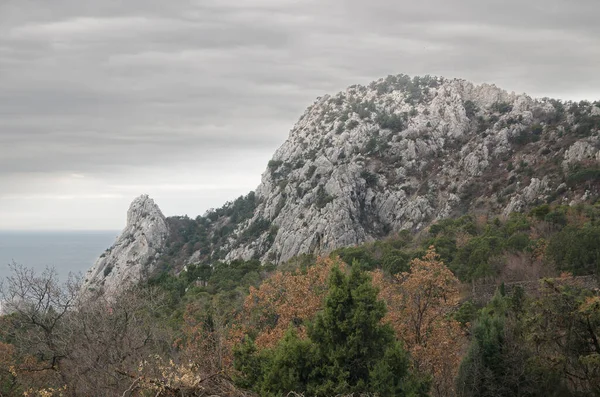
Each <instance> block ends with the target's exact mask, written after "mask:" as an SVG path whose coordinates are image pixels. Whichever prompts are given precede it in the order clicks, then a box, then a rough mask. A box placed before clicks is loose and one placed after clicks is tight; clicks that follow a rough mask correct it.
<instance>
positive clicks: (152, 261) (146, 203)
mask: <svg viewBox="0 0 600 397" xmlns="http://www.w3.org/2000/svg"><path fill="white" fill-rule="evenodd" d="M168 235H169V229H168V226H167V222H166V219H165V216H164V215H163V214H162V212H161V210H160V208H158V206H157V205H156V204H155V203H154V200H152V199H151V198H150V197H148V196H147V195H142V196H140V197H138V198H136V199H135V200H134V201H133V202H132V203H131V206H130V207H129V210H128V211H127V226H125V229H124V230H123V232H122V233H121V235H120V236H119V237H118V238H117V240H116V242H115V243H114V245H113V246H112V247H110V248H109V249H107V250H106V252H104V253H103V254H102V255H101V256H100V258H99V259H98V260H97V261H96V263H95V264H94V266H93V267H92V268H91V269H90V270H88V272H87V273H86V276H85V277H86V278H85V282H84V284H83V287H82V292H84V293H86V292H91V291H98V292H104V293H106V294H108V295H113V294H115V293H118V291H121V290H122V289H124V288H126V287H128V286H130V285H132V284H135V283H137V282H139V281H140V280H142V279H144V278H145V277H147V276H148V275H149V274H152V272H153V271H154V270H155V269H154V268H155V265H156V263H157V260H158V258H160V256H161V254H162V253H163V250H164V247H165V243H166V241H167V238H168Z"/></svg>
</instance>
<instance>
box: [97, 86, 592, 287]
mask: <svg viewBox="0 0 600 397" xmlns="http://www.w3.org/2000/svg"><path fill="white" fill-rule="evenodd" d="M599 130H600V103H599V102H594V103H589V102H585V101H583V102H579V103H575V102H562V101H559V100H554V99H548V98H544V99H533V98H531V97H529V96H527V95H524V94H522V95H517V94H514V93H508V92H506V91H504V90H502V89H500V88H498V87H496V86H494V85H488V84H482V85H475V84H472V83H470V82H467V81H465V80H460V79H445V78H437V77H430V76H425V77H414V78H410V77H408V76H406V75H398V76H388V77H387V78H385V79H380V80H378V81H375V82H373V83H371V84H369V85H368V86H360V85H355V86H351V87H349V88H348V89H347V90H345V91H343V92H339V93H337V94H335V95H332V96H330V95H326V96H324V97H322V98H318V99H317V101H316V102H315V103H313V104H312V105H311V106H310V107H309V108H308V109H307V110H306V111H305V113H304V114H303V115H302V116H301V117H300V120H299V121H298V122H297V124H296V125H295V126H294V128H293V129H292V130H291V132H290V134H289V137H288V139H287V140H286V141H285V142H284V144H283V145H282V146H281V147H280V148H279V149H278V150H277V151H276V152H275V154H274V156H273V158H272V160H271V161H269V163H268V166H267V169H266V171H265V172H264V173H263V175H262V182H261V184H260V186H258V188H257V189H256V191H255V192H251V193H250V194H248V195H247V196H245V197H240V198H238V199H237V200H235V201H233V202H230V203H227V204H225V206H223V207H222V208H219V209H217V210H212V211H209V212H208V213H206V214H205V215H204V216H199V217H197V218H196V219H190V218H187V217H171V218H167V219H166V221H165V223H166V228H164V227H162V226H163V225H162V224H161V225H160V226H159V225H154V226H153V227H156V228H157V229H156V230H157V231H158V232H159V234H160V235H161V236H164V235H165V234H166V237H164V238H161V239H157V240H154V241H153V244H154V245H153V251H152V255H154V256H153V258H155V259H152V263H153V266H152V267H153V268H156V269H159V268H160V269H170V268H175V270H177V269H178V268H180V267H182V266H183V265H185V264H188V263H197V262H204V263H211V262H213V261H216V260H225V261H231V260H234V259H237V258H241V259H252V258H254V259H259V260H261V261H263V262H265V261H271V262H275V263H281V262H285V261H287V260H288V259H290V258H291V257H293V256H296V255H300V254H304V253H311V254H320V253H326V252H329V251H331V250H333V249H336V248H338V247H343V246H349V245H355V244H359V243H362V242H366V241H372V240H375V239H378V238H383V237H385V236H387V235H389V234H391V233H395V232H398V231H400V230H403V229H408V230H411V231H418V230H421V229H423V228H425V227H427V226H428V225H430V224H431V223H432V222H435V221H436V220H439V219H442V218H446V217H452V216H458V215H461V214H464V213H467V212H471V213H473V212H474V213H482V214H492V215H507V214H509V213H510V212H513V211H523V210H526V209H528V208H530V207H532V206H535V205H539V204H542V203H555V202H559V203H568V204H574V203H577V202H583V201H587V202H594V201H595V200H597V198H598V196H599V192H600V151H599V148H600V139H599ZM158 211H159V210H158ZM128 228H129V225H128ZM166 229H168V232H167V231H166ZM127 230H128V229H127V228H126V231H125V232H124V233H126V232H127ZM140 236H141V234H140V233H138V234H135V235H134V238H140ZM123 238H124V237H123V236H121V238H120V239H119V241H120V240H122V239H123ZM125 241H129V240H125ZM123 244H125V243H121V246H123V247H128V248H126V249H124V250H122V252H123V255H124V256H123V257H121V256H120V255H121V254H120V253H119V252H115V249H114V248H113V251H111V253H110V255H111V256H110V257H106V258H104V261H103V258H101V259H100V260H99V263H101V264H100V265H99V264H98V263H97V264H96V266H95V267H94V268H93V271H92V273H90V279H91V280H96V281H93V282H94V283H96V284H97V283H98V281H97V280H98V279H99V278H100V279H101V278H102V274H103V273H102V272H101V271H100V269H101V267H102V266H104V269H108V268H109V267H107V266H109V265H108V264H109V263H115V264H116V263H119V264H120V266H119V269H121V272H125V270H124V269H125V268H126V265H127V260H130V261H133V263H134V264H135V265H134V268H135V269H138V268H140V265H139V263H140V260H138V259H136V258H135V254H134V253H135V250H136V249H138V248H137V247H140V249H142V251H143V254H140V257H141V258H142V261H147V260H148V259H147V258H148V257H149V256H148V255H147V254H146V253H147V251H144V250H146V249H147V248H145V247H144V246H143V244H142V245H140V244H141V243H139V242H138V241H137V240H134V241H129V243H128V244H129V245H127V244H125V245H123ZM132 255H133V256H132ZM157 255H158V257H157ZM123 258H126V260H124V259H123ZM113 268H114V269H116V265H114V267H113ZM141 268H144V266H141ZM101 273H102V274H101ZM133 273H134V274H135V277H138V276H139V275H140V274H141V273H140V271H139V270H135V271H134V272H133ZM110 274H112V272H109V274H108V276H107V277H111V276H110ZM118 274H119V273H115V276H113V277H117V279H118V277H121V276H119V275H118ZM121 274H124V273H121ZM135 277H133V276H132V277H131V278H132V279H134V278H135ZM106 280H107V281H106V283H108V285H112V282H109V281H108V280H109V279H108V278H107V279H106ZM111 280H112V279H111Z"/></svg>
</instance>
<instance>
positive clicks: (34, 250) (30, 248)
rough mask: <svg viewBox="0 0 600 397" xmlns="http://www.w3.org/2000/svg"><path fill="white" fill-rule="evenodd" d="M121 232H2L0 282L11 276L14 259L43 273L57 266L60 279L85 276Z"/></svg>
mask: <svg viewBox="0 0 600 397" xmlns="http://www.w3.org/2000/svg"><path fill="white" fill-rule="evenodd" d="M118 234H119V232H118V231H114V232H107V231H101V232H99V231H85V232H22V231H18V232H5V231H2V232H0V279H1V280H3V279H4V278H5V277H6V276H8V275H9V274H10V269H9V267H8V264H9V263H12V262H13V260H14V261H15V262H16V263H18V264H20V265H24V266H26V267H30V268H34V269H35V270H36V271H37V272H42V271H44V269H45V268H46V267H54V269H56V271H57V273H58V276H59V278H60V279H61V280H66V279H67V277H68V275H69V272H73V273H79V272H81V273H82V274H83V273H85V272H86V271H87V269H89V268H90V267H91V266H92V265H93V264H94V262H95V261H96V259H98V257H99V256H100V254H102V253H103V252H104V251H105V250H106V249H107V248H109V247H110V246H111V245H112V244H113V243H114V242H115V239H116V238H117V236H118Z"/></svg>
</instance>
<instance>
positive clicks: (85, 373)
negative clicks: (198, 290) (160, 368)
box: [0, 264, 172, 396]
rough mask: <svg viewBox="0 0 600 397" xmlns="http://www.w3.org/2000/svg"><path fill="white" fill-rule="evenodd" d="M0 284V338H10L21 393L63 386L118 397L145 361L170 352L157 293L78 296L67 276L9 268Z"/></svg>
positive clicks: (76, 392)
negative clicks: (1, 312)
mask: <svg viewBox="0 0 600 397" xmlns="http://www.w3.org/2000/svg"><path fill="white" fill-rule="evenodd" d="M11 270H12V275H11V276H9V277H8V278H7V279H6V281H5V282H4V283H2V285H0V300H1V301H2V302H3V310H4V313H6V315H5V317H4V321H2V322H1V324H2V326H1V329H0V341H1V340H6V341H10V343H11V344H12V345H13V347H14V350H15V353H14V356H15V363H18V365H17V366H16V371H17V372H18V376H17V379H18V381H19V383H20V384H21V386H22V387H23V388H24V389H28V388H33V389H41V388H54V389H56V388H63V387H65V386H66V390H65V391H63V394H69V395H74V396H81V395H86V396H107V395H120V394H122V393H123V391H124V390H127V389H128V388H129V387H130V386H131V378H130V376H128V375H127V374H130V373H132V372H133V373H136V371H137V370H138V367H139V366H140V363H141V362H143V361H144V360H145V359H147V358H148V357H149V356H156V355H162V354H165V353H169V352H168V349H169V348H170V346H171V343H170V342H171V341H172V335H170V334H169V332H168V331H167V329H166V327H164V326H163V325H162V324H161V321H160V319H159V314H160V311H161V310H164V307H163V302H164V299H163V298H162V296H161V294H159V293H158V292H157V291H156V290H154V289H151V288H133V289H130V290H127V291H123V292H122V293H121V294H120V295H118V296H111V297H107V296H105V295H102V294H97V295H92V294H88V295H86V296H85V298H84V297H82V296H81V295H80V294H79V290H80V289H79V287H80V282H79V280H78V279H77V278H75V277H72V276H70V277H69V279H68V280H67V281H66V282H65V283H62V284H61V283H60V282H59V281H58V277H57V274H56V271H54V270H53V269H47V270H45V271H44V272H43V273H42V274H40V275H37V274H36V273H35V272H34V271H33V270H32V269H28V268H26V267H23V266H19V265H16V264H12V265H11Z"/></svg>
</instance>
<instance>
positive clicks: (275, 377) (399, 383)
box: [235, 266, 427, 397]
mask: <svg viewBox="0 0 600 397" xmlns="http://www.w3.org/2000/svg"><path fill="white" fill-rule="evenodd" d="M385 313H386V307H385V304H384V302H382V301H380V300H378V299H377V289H376V288H375V287H373V285H372V284H371V280H370V278H369V276H368V275H367V274H366V273H365V272H363V271H361V270H360V268H359V267H358V266H353V267H352V270H351V272H350V274H349V275H346V274H344V273H343V272H342V271H341V270H339V269H338V268H335V269H334V270H333V271H332V274H331V277H330V281H329V293H328V295H327V297H326V300H325V307H324V309H323V311H322V312H320V313H319V314H318V315H317V317H316V318H315V320H314V322H313V323H312V324H311V325H310V326H309V329H308V339H307V340H300V339H299V338H298V336H297V335H296V334H295V333H294V332H293V330H290V331H289V332H288V333H287V335H286V336H285V337H284V338H283V339H282V340H281V341H280V342H279V344H278V345H277V347H275V348H274V349H272V350H265V351H263V352H256V351H255V350H253V348H252V347H248V345H245V346H242V347H240V348H238V349H237V350H236V353H235V354H236V355H235V366H236V368H237V369H238V370H239V371H240V372H241V373H242V376H241V383H240V384H241V385H243V386H246V387H248V386H249V387H251V388H252V389H254V390H255V391H257V392H259V393H260V394H261V395H263V396H281V395H286V394H287V393H289V392H290V391H295V392H299V393H306V395H310V396H331V395H336V394H351V393H363V392H365V393H377V394H378V395H379V396H382V397H385V396H408V395H411V396H416V395H425V394H426V391H427V390H426V389H427V387H426V386H427V384H426V382H422V381H420V380H418V379H417V378H416V377H414V376H412V375H411V374H410V373H409V370H408V366H409V363H408V355H407V353H406V351H405V350H404V349H403V348H402V346H401V345H400V343H399V342H398V341H396V339H395V337H394V332H393V330H392V329H391V327H389V326H388V325H383V324H382V323H381V320H382V318H383V317H384V315H385ZM257 356H259V357H260V358H259V359H258V360H257ZM258 362H260V363H259V364H258ZM257 367H258V368H260V372H261V373H260V374H257V373H256V368H257Z"/></svg>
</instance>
